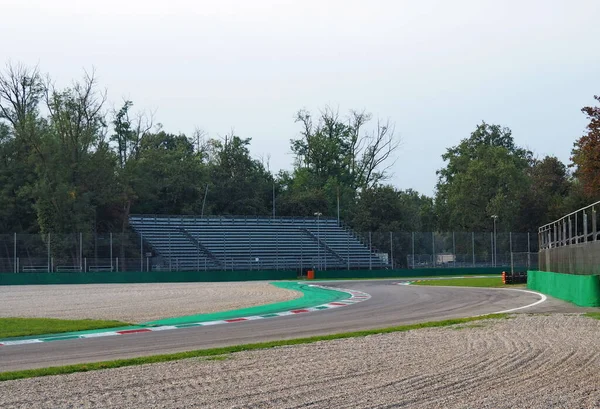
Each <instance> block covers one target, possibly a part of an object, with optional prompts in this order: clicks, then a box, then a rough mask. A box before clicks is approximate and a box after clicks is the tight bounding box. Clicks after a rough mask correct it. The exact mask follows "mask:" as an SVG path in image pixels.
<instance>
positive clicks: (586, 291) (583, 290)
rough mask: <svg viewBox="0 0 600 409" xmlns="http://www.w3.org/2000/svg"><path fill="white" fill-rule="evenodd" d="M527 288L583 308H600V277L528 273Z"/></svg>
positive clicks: (538, 272)
mask: <svg viewBox="0 0 600 409" xmlns="http://www.w3.org/2000/svg"><path fill="white" fill-rule="evenodd" d="M527 288H529V289H531V290H535V291H539V292H541V293H544V294H548V295H550V296H552V297H556V298H560V299H561V300H565V301H569V302H572V303H573V304H576V305H579V306H581V307H600V275H577V274H562V273H553V272H550V271H528V272H527Z"/></svg>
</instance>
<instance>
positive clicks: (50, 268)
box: [47, 233, 52, 273]
mask: <svg viewBox="0 0 600 409" xmlns="http://www.w3.org/2000/svg"><path fill="white" fill-rule="evenodd" d="M47 245H48V272H49V273H50V272H52V266H51V265H50V258H51V257H50V233H48V243H47Z"/></svg>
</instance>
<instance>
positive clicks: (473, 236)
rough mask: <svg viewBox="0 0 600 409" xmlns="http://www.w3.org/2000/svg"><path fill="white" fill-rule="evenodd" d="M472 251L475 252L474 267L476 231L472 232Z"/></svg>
mask: <svg viewBox="0 0 600 409" xmlns="http://www.w3.org/2000/svg"><path fill="white" fill-rule="evenodd" d="M471 251H472V252H473V267H475V232H473V231H472V232H471Z"/></svg>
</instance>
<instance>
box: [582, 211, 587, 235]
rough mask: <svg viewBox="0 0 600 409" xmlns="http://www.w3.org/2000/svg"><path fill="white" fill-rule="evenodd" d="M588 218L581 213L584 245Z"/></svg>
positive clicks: (585, 214) (584, 213)
mask: <svg viewBox="0 0 600 409" xmlns="http://www.w3.org/2000/svg"><path fill="white" fill-rule="evenodd" d="M587 220H588V217H587V213H586V212H585V210H584V211H583V242H584V243H586V242H587V241H588V240H587V239H588V228H587V227H588V223H587Z"/></svg>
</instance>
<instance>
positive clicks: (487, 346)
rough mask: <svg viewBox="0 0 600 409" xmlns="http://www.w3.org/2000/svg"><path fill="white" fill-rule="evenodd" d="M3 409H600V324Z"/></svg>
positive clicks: (288, 354) (189, 376)
mask: <svg viewBox="0 0 600 409" xmlns="http://www.w3.org/2000/svg"><path fill="white" fill-rule="evenodd" d="M0 407H2V408H74V407H82V408H138V407H144V408H190V407H198V408H299V407H302V408H391V407H410V408H441V407H443V408H600V321H599V320H593V319H591V318H585V317H582V316H579V315H575V314H554V315H516V316H515V318H512V319H502V320H486V321H477V322H473V323H470V324H462V325H458V326H454V327H446V328H435V329H423V330H416V331H410V332H403V333H393V334H386V335H373V336H368V337H362V338H352V339H345V340H337V341H328V342H319V343H315V344H308V345H299V346H293V347H281V348H275V349H270V350H262V351H252V352H241V353H236V354H232V355H228V356H224V357H222V359H221V358H218V359H214V358H213V359H207V358H197V359H188V360H183V361H177V362H168V363H162V364H152V365H144V366H136V367H127V368H119V369H112V370H104V371H96V372H88V373H77V374H70V375H61V376H53V377H45V378H34V379H25V380H19V381H9V382H3V383H0Z"/></svg>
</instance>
